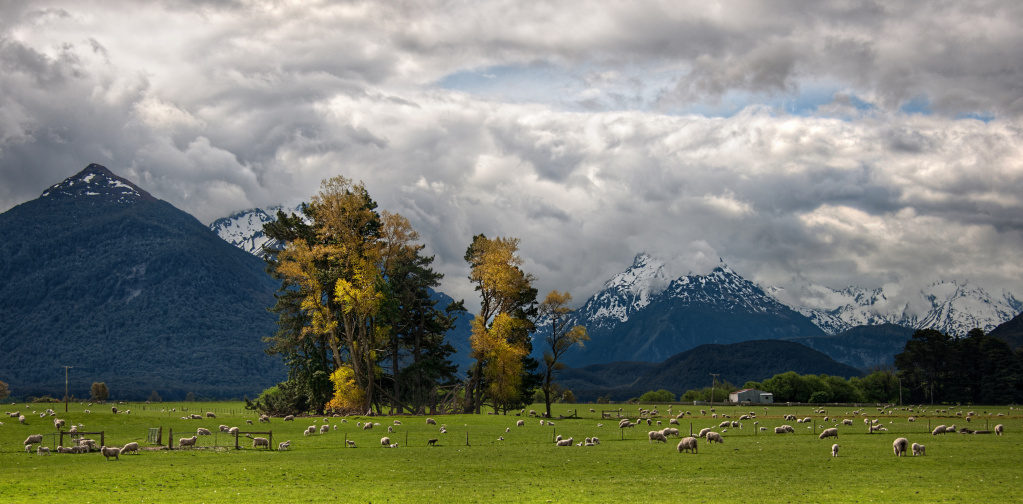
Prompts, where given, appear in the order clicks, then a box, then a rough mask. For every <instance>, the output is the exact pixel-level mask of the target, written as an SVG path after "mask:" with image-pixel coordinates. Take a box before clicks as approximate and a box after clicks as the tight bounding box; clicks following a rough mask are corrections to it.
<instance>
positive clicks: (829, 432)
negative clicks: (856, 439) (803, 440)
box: [819, 427, 838, 439]
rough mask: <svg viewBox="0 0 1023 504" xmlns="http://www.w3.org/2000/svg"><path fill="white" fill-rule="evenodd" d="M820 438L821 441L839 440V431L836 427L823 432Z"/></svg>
mask: <svg viewBox="0 0 1023 504" xmlns="http://www.w3.org/2000/svg"><path fill="white" fill-rule="evenodd" d="M819 437H820V439H826V438H829V437H833V438H838V429H836V428H834V427H832V428H830V429H824V431H823V432H821V435H820V436H819Z"/></svg>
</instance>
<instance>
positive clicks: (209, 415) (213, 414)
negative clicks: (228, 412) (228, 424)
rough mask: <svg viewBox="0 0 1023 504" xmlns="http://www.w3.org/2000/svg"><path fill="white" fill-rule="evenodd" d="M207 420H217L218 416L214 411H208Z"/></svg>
mask: <svg viewBox="0 0 1023 504" xmlns="http://www.w3.org/2000/svg"><path fill="white" fill-rule="evenodd" d="M206 418H217V414H216V413H214V412H212V411H207V412H206Z"/></svg>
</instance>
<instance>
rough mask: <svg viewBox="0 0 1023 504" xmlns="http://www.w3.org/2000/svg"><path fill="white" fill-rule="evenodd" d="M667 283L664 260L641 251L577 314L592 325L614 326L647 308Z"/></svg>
mask: <svg viewBox="0 0 1023 504" xmlns="http://www.w3.org/2000/svg"><path fill="white" fill-rule="evenodd" d="M668 283H669V279H668V277H667V276H665V274H664V263H663V262H661V261H659V260H657V259H654V258H653V257H651V256H650V255H649V254H645V253H642V254H639V255H637V256H636V258H635V259H634V260H633V261H632V266H630V267H629V268H628V269H626V270H625V271H623V272H621V273H618V274H617V275H615V276H613V277H611V279H610V280H608V281H607V282H605V283H604V288H603V289H602V290H601V291H600V292H597V293H596V294H594V295H593V296H592V297H590V298H589V299H588V300H587V301H586V304H584V305H583V307H582V308H580V309H579V310H578V311H577V313H578V314H579V316H580V318H584V319H586V321H587V323H588V325H589V327H591V328H592V327H614V326H615V325H618V324H620V323H622V322H625V321H628V320H629V316H630V315H631V314H633V313H635V312H636V311H638V310H642V309H643V308H646V306H647V305H649V304H650V301H651V299H653V298H654V297H656V296H658V295H660V294H661V292H663V291H664V289H665V287H667V286H668Z"/></svg>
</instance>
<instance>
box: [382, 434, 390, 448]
mask: <svg viewBox="0 0 1023 504" xmlns="http://www.w3.org/2000/svg"><path fill="white" fill-rule="evenodd" d="M380 444H381V445H383V447H384V448H387V447H389V446H391V438H389V437H387V436H384V437H382V438H380Z"/></svg>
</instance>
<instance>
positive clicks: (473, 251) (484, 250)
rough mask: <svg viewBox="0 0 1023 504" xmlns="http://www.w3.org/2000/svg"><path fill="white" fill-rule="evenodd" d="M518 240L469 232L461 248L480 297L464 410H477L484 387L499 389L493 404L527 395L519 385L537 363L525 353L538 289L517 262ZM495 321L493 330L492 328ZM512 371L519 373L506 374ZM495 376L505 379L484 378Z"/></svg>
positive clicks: (524, 384) (507, 404)
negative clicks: (467, 242) (465, 246)
mask: <svg viewBox="0 0 1023 504" xmlns="http://www.w3.org/2000/svg"><path fill="white" fill-rule="evenodd" d="M518 246H519V239H518V238H501V237H498V238H495V239H493V240H491V239H489V238H487V237H486V236H484V235H482V234H480V235H476V236H474V237H473V240H472V243H471V244H470V245H469V247H468V249H467V250H466V252H465V261H466V262H467V263H469V266H470V273H469V280H470V281H471V282H472V283H473V284H475V289H476V291H477V292H479V293H480V301H481V303H480V312H479V314H478V315H477V316H476V317H475V319H474V321H473V327H472V330H473V337H472V340H471V341H472V357H473V359H475V360H476V363H475V364H473V367H472V369H471V370H470V373H469V374H470V376H469V379H468V381H467V384H466V403H465V410H466V412H470V411H474V412H476V413H477V414H478V413H480V407H481V406H482V404H483V394H484V392H487V391H489V392H490V393H491V394H493V393H495V392H496V393H497V394H498V396H494V395H491V399H494V401H495V408H497V407H501V406H503V407H504V408H505V410H507V409H508V408H509V407H512V406H513V405H515V404H521V400H522V398H523V397H526V396H527V394H524V393H523V392H524V390H523V389H525V388H528V386H530V385H531V382H532V380H533V378H532V370H531V369H530V368H531V367H533V368H534V369H535V361H533V362H532V363H530V362H529V359H526V356H528V355H529V353H530V352H531V351H532V344H531V343H530V338H529V334H530V333H531V332H532V331H533V330H534V329H535V326H534V325H533V322H532V321H531V319H532V318H533V317H535V316H536V289H534V288H533V286H532V283H533V280H534V278H533V276H532V275H530V274H527V273H525V272H523V271H522V269H521V268H520V266H521V265H522V259H521V258H520V257H519V256H518V255H517V252H518ZM500 315H504V317H503V318H501V317H500ZM495 326H496V333H495V334H490V332H491V331H493V330H495ZM502 339H503V342H501V341H500V340H502ZM516 361H517V362H516ZM513 371H515V372H517V373H518V374H519V377H518V378H513V377H512V376H511V375H510V373H512V372H513ZM527 378H528V379H527ZM494 379H500V380H502V381H503V382H502V383H498V384H494V383H488V380H494ZM513 386H514V388H515V389H516V390H515V391H514V392H513V391H512V387H513Z"/></svg>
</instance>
